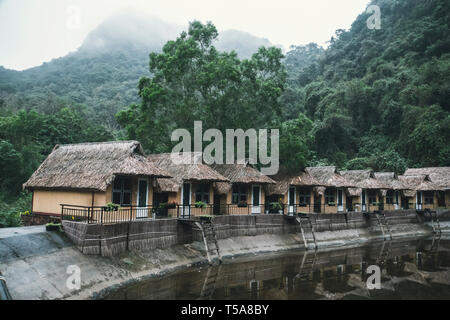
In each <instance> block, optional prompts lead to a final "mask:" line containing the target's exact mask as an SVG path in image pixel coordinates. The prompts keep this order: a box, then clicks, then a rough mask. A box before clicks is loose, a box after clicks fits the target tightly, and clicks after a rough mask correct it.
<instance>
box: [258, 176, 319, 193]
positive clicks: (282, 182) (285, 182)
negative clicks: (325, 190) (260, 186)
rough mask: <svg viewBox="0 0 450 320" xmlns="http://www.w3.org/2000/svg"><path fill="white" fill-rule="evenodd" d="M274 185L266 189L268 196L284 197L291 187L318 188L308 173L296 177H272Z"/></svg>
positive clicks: (317, 183) (317, 184)
mask: <svg viewBox="0 0 450 320" xmlns="http://www.w3.org/2000/svg"><path fill="white" fill-rule="evenodd" d="M272 178H273V180H275V182H276V184H272V185H269V186H268V187H267V192H268V195H284V194H286V193H287V192H288V191H289V188H290V187H291V186H298V187H315V186H320V183H319V182H318V181H316V180H315V179H314V178H313V177H312V176H311V175H310V174H309V173H306V172H302V173H300V174H297V175H292V174H278V175H276V176H273V177H272Z"/></svg>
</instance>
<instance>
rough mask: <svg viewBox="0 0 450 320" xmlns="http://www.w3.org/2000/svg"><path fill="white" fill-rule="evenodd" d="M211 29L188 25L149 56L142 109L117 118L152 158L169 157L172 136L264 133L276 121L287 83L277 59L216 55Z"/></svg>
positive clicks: (269, 52)
mask: <svg viewBox="0 0 450 320" xmlns="http://www.w3.org/2000/svg"><path fill="white" fill-rule="evenodd" d="M217 35H218V33H217V30H216V28H215V26H214V25H213V24H211V23H207V24H205V25H204V24H202V23H200V22H198V21H194V22H192V23H190V25H189V30H188V32H182V33H181V35H180V36H179V37H178V38H177V39H176V40H172V41H169V42H167V43H166V44H165V45H164V47H163V50H162V53H155V52H152V53H151V54H150V65H149V66H150V72H151V73H152V74H153V76H152V77H151V78H147V77H144V78H141V80H140V81H139V96H140V98H141V103H140V104H139V105H136V104H134V105H131V106H130V107H129V108H128V109H127V110H124V111H121V112H119V113H118V114H117V119H118V121H119V123H120V124H121V125H122V126H123V127H124V128H125V129H126V131H127V133H128V136H129V137H132V138H135V139H138V140H140V141H141V142H142V144H143V145H144V147H145V148H146V149H148V150H149V151H151V152H162V151H169V150H170V149H171V146H172V143H171V141H170V136H171V132H172V131H173V130H174V129H177V128H185V129H188V130H191V131H192V129H193V124H194V121H203V127H204V128H217V129H219V130H222V131H223V130H225V129H229V128H242V129H248V128H255V129H258V128H263V127H267V126H268V125H270V124H271V123H274V122H276V121H277V119H278V118H279V115H280V104H279V97H280V96H281V94H282V92H283V89H284V83H285V79H286V72H285V68H284V65H283V64H282V61H281V59H282V57H283V55H282V53H281V50H280V49H278V48H264V47H261V48H260V49H259V50H258V52H256V53H255V54H254V55H253V56H252V57H251V59H248V60H247V59H246V60H239V59H238V57H237V54H236V53H235V52H218V51H217V50H216V49H215V47H214V46H213V45H212V43H213V40H214V39H216V37H217Z"/></svg>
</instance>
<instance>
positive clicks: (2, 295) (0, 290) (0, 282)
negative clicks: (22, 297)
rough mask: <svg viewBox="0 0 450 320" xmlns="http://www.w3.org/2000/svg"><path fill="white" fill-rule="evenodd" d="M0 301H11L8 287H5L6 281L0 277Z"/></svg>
mask: <svg viewBox="0 0 450 320" xmlns="http://www.w3.org/2000/svg"><path fill="white" fill-rule="evenodd" d="M0 300H12V297H11V294H10V293H9V290H8V287H7V286H6V279H5V278H3V277H2V276H0Z"/></svg>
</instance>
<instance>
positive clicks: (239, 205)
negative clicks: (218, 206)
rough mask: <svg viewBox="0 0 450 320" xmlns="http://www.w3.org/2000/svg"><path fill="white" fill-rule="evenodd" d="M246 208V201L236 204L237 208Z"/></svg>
mask: <svg viewBox="0 0 450 320" xmlns="http://www.w3.org/2000/svg"><path fill="white" fill-rule="evenodd" d="M247 206H248V204H247V201H241V202H239V203H238V208H246V207H247Z"/></svg>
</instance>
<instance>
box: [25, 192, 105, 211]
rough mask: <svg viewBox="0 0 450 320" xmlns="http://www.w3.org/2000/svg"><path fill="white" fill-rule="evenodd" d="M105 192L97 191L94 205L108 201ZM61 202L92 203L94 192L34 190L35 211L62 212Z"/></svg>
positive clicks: (84, 204)
mask: <svg viewBox="0 0 450 320" xmlns="http://www.w3.org/2000/svg"><path fill="white" fill-rule="evenodd" d="M106 198H107V197H106V193H105V192H95V194H94V206H103V205H105V204H106V203H107V202H106ZM60 204H71V205H77V206H87V207H90V206H91V205H92V192H82V191H46V190H35V191H34V192H33V208H32V211H33V212H35V213H47V214H61V206H60Z"/></svg>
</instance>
